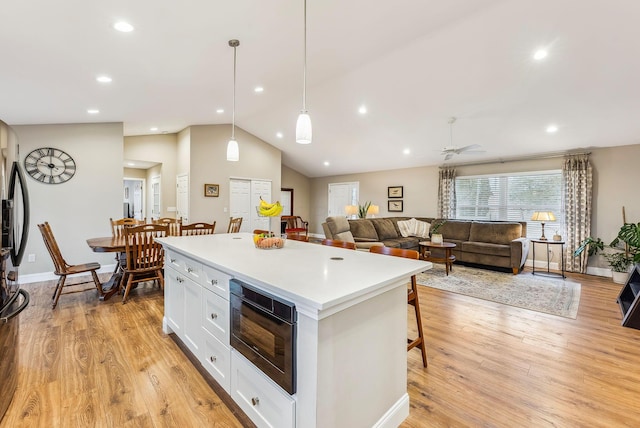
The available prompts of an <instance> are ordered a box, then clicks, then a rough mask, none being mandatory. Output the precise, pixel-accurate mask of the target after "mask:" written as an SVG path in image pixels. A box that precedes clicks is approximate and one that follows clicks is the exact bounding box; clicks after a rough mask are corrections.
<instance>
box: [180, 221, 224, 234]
mask: <svg viewBox="0 0 640 428" xmlns="http://www.w3.org/2000/svg"><path fill="white" fill-rule="evenodd" d="M215 230H216V222H215V221H214V222H213V223H202V222H199V223H191V224H183V225H182V226H181V227H180V233H181V234H182V236H193V235H212V234H213V232H214V231H215Z"/></svg>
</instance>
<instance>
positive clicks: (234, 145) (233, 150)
mask: <svg viewBox="0 0 640 428" xmlns="http://www.w3.org/2000/svg"><path fill="white" fill-rule="evenodd" d="M229 46H231V47H232V48H233V115H232V116H231V117H232V119H231V139H230V140H229V143H227V160H228V161H230V162H238V161H239V160H240V148H239V147H238V142H237V141H236V63H237V61H236V48H237V47H238V46H240V42H239V41H238V40H236V39H233V40H229Z"/></svg>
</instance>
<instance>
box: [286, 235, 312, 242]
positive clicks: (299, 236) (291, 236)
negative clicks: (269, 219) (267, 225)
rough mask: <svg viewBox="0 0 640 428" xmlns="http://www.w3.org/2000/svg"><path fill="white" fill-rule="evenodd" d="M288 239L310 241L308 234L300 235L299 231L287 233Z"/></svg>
mask: <svg viewBox="0 0 640 428" xmlns="http://www.w3.org/2000/svg"><path fill="white" fill-rule="evenodd" d="M287 239H293V240H294V241H302V242H309V237H308V236H306V235H300V234H298V233H292V234H291V235H289V234H288V233H287Z"/></svg>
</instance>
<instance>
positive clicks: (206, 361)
mask: <svg viewBox="0 0 640 428" xmlns="http://www.w3.org/2000/svg"><path fill="white" fill-rule="evenodd" d="M202 336H203V338H204V347H203V356H202V360H201V361H202V366H203V367H204V368H205V370H207V372H209V374H210V375H211V376H212V377H213V378H214V379H215V381H216V382H218V384H220V386H221V387H222V388H224V390H225V391H226V392H227V393H229V391H230V388H231V381H230V380H229V377H230V374H231V350H230V349H229V347H228V346H225V345H224V344H223V343H222V342H220V341H219V340H218V339H216V338H215V337H214V336H213V335H212V334H211V333H209V332H208V331H206V330H205V331H203V332H202Z"/></svg>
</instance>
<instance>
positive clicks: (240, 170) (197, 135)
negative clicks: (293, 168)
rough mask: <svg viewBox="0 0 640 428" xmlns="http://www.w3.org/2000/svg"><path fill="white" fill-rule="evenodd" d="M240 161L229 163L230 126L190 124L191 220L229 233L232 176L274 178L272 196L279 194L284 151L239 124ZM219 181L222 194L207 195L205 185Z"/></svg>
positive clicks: (217, 230) (237, 137) (236, 132)
mask: <svg viewBox="0 0 640 428" xmlns="http://www.w3.org/2000/svg"><path fill="white" fill-rule="evenodd" d="M235 134H236V139H237V141H238V145H239V146H240V160H239V161H238V162H228V161H227V160H226V157H227V142H228V141H229V137H230V136H231V127H230V126H229V125H198V126H191V127H190V145H189V146H190V148H189V150H190V170H191V172H190V176H189V194H190V201H189V210H190V214H189V216H190V219H191V222H196V221H212V220H215V221H216V222H217V223H216V233H221V232H226V231H227V226H228V224H229V179H230V178H245V179H259V180H271V185H272V188H271V191H272V195H278V196H279V195H280V187H281V186H280V183H281V179H280V174H281V172H280V170H281V159H282V156H281V152H280V150H278V149H276V148H275V147H273V146H272V145H270V144H267V143H265V142H264V141H262V140H260V139H259V138H257V137H256V136H254V135H251V134H249V133H248V132H246V131H244V130H242V129H240V128H238V127H236V131H235ZM205 183H207V184H219V185H220V196H219V197H217V198H212V197H205V196H204V184H205Z"/></svg>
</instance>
